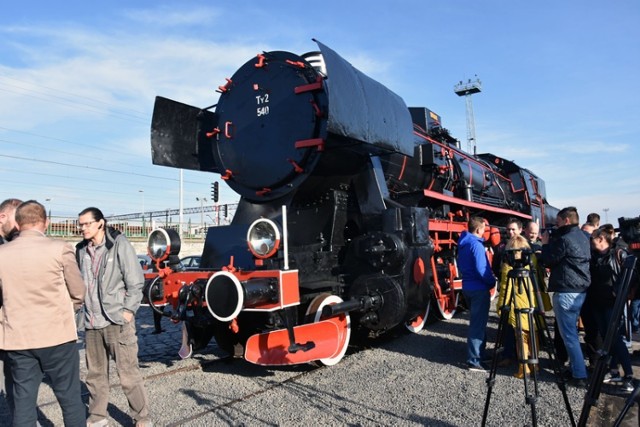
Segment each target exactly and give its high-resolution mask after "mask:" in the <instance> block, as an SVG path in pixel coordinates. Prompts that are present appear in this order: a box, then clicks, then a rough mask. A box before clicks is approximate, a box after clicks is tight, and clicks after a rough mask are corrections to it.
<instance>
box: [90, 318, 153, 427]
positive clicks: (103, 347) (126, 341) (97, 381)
mask: <svg viewBox="0 0 640 427" xmlns="http://www.w3.org/2000/svg"><path fill="white" fill-rule="evenodd" d="M84 340H85V347H86V352H85V355H86V359H87V379H86V381H85V382H86V384H87V389H88V390H89V418H90V421H92V422H95V421H99V420H101V419H103V418H107V406H108V404H109V358H112V359H113V360H115V362H116V369H117V371H118V376H119V377H120V384H122V391H123V392H124V394H125V396H126V397H127V400H128V401H129V408H130V409H131V411H132V416H133V418H134V419H135V420H136V421H140V420H146V419H148V417H149V400H148V398H147V392H146V390H145V387H144V382H143V380H142V374H141V372H140V368H139V367H138V337H137V336H136V326H135V320H132V321H131V322H129V323H126V324H124V325H109V326H107V327H106V328H103V329H87V330H86V331H85V339H84Z"/></svg>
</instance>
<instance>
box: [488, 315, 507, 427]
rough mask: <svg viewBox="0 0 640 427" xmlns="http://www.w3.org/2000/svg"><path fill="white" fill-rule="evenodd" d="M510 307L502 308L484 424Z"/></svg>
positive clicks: (492, 361)
mask: <svg viewBox="0 0 640 427" xmlns="http://www.w3.org/2000/svg"><path fill="white" fill-rule="evenodd" d="M509 309H510V307H508V306H507V305H505V306H504V307H502V309H501V310H500V320H499V321H498V333H497V335H496V343H495V346H494V348H493V358H492V360H491V369H490V370H489V377H488V378H487V396H486V398H485V402H484V412H483V414H482V425H483V426H485V425H486V423H487V415H488V414H489V404H490V402H491V393H492V392H493V386H494V385H495V382H496V371H497V369H498V348H499V347H501V346H502V343H503V341H504V329H505V328H504V326H505V325H506V323H507V322H508V321H509Z"/></svg>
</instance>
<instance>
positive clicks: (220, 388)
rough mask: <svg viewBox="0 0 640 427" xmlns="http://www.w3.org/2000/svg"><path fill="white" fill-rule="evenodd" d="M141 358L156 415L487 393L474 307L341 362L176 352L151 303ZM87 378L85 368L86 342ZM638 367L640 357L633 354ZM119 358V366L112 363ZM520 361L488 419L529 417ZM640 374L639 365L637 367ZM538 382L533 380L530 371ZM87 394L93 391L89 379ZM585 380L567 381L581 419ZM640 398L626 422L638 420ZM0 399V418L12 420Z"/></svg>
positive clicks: (561, 407)
mask: <svg viewBox="0 0 640 427" xmlns="http://www.w3.org/2000/svg"><path fill="white" fill-rule="evenodd" d="M496 322H497V318H496V317H495V316H492V317H491V319H490V325H489V326H490V331H489V333H490V335H489V342H490V343H493V340H494V339H495V331H496ZM136 323H137V327H138V337H139V346H140V352H139V359H140V366H141V368H142V372H143V376H144V377H145V383H146V386H147V390H148V393H149V396H150V401H151V410H152V417H153V419H154V422H155V423H156V425H161V426H171V425H186V426H210V425H211V426H214V425H215V426H217V425H220V426H244V425H246V426H253V425H327V426H347V425H348V426H359V425H364V426H368V425H402V426H404V425H428V426H477V425H480V424H481V422H482V418H483V410H484V407H485V402H486V400H487V399H486V398H487V394H488V388H487V384H486V377H487V375H486V374H483V373H479V372H470V371H468V370H466V368H465V364H464V361H465V349H466V329H467V325H468V314H467V313H464V312H461V313H459V314H458V315H456V317H455V318H454V319H453V320H451V321H448V322H436V323H432V324H430V325H428V326H427V328H426V329H425V330H424V331H422V332H421V333H419V334H409V333H405V332H402V331H399V332H396V333H393V334H389V335H388V336H386V337H384V338H383V339H378V340H375V341H371V342H370V345H368V346H367V348H365V349H357V350H355V351H352V350H350V351H349V352H348V353H347V356H345V358H344V359H343V360H342V361H341V362H340V363H339V364H337V365H336V366H332V367H325V368H316V367H314V366H311V365H302V366H293V367H284V368H272V367H270V368H266V367H260V366H256V365H252V364H250V363H247V362H245V361H243V360H237V359H236V360H232V361H231V360H229V359H227V358H225V355H224V354H223V353H222V352H221V351H219V350H218V349H217V347H216V346H215V344H210V345H209V346H208V347H207V349H205V351H204V352H201V353H199V354H196V355H194V357H193V358H191V359H188V360H180V359H179V357H178V356H177V352H178V349H179V347H180V336H181V329H180V325H176V324H172V323H171V322H170V321H168V320H167V319H163V327H164V329H165V332H163V333H161V334H157V335H156V334H153V333H152V332H153V330H154V328H153V319H152V315H151V313H150V310H149V309H148V308H144V307H143V308H141V309H140V311H139V312H138V315H137V319H136ZM78 348H79V351H80V352H81V380H84V378H85V376H86V369H85V366H84V361H83V359H84V351H83V350H82V342H79V344H78ZM546 356H547V355H546V354H545V353H543V354H542V359H543V360H542V362H541V366H542V370H541V372H540V376H539V379H538V384H537V385H538V387H539V397H538V399H537V401H536V404H535V409H536V419H537V424H538V425H539V426H565V425H566V426H568V425H570V419H569V415H568V410H567V408H566V406H565V404H564V401H563V396H562V393H561V391H560V389H559V387H558V385H557V384H556V381H555V379H556V377H555V376H554V375H553V373H552V371H551V370H550V363H549V361H548V360H547V359H546ZM633 362H634V365H636V366H635V368H637V367H638V365H640V357H638V356H634V358H633ZM112 367H113V366H112ZM515 370H516V368H515V367H514V366H511V367H501V368H498V371H497V375H496V381H495V385H494V387H493V388H492V392H491V400H490V404H489V411H488V417H487V425H488V426H498V425H499V426H503V425H509V426H511V425H514V426H515V425H532V419H533V415H532V406H531V405H528V404H527V403H526V402H525V390H524V384H525V382H524V380H522V379H516V378H514V377H513V373H514V372H515ZM637 377H638V378H640V375H639V376H637ZM111 384H112V390H111V400H110V401H111V404H110V406H109V415H110V425H113V426H119V425H124V426H129V425H132V424H133V422H132V419H131V418H130V416H129V414H128V404H127V402H126V399H125V398H124V395H123V393H122V390H121V389H120V387H119V386H118V378H117V374H116V373H115V370H114V369H112V376H111ZM528 385H529V387H530V388H529V390H530V392H531V390H532V385H533V384H532V381H528ZM84 392H85V394H84V400H85V402H86V401H87V400H88V396H87V395H86V389H85V390H84ZM584 395H585V390H584V389H577V388H571V387H570V388H568V389H567V398H568V400H569V402H570V406H571V411H572V413H573V416H574V418H575V420H576V422H577V420H578V418H579V416H580V411H581V409H582V404H583V401H584ZM625 397H626V396H625V395H618V394H617V392H616V389H615V387H613V386H609V388H606V387H604V388H603V391H602V394H601V398H600V401H599V403H598V405H597V407H594V408H593V409H592V411H591V417H590V419H589V423H588V425H590V426H609V425H612V421H613V420H614V419H615V418H616V417H617V416H618V414H619V413H620V410H621V408H622V405H623V404H624V401H625ZM38 405H39V407H38V411H39V420H40V424H41V425H42V426H61V425H62V417H61V412H60V409H59V406H58V404H57V402H56V400H55V397H54V396H53V393H52V392H51V389H50V388H49V386H48V385H47V384H46V382H45V383H43V385H42V386H41V388H40V393H39V397H38ZM636 413H637V412H636V408H635V407H634V408H633V409H632V411H630V412H629V418H632V419H633V421H630V422H629V423H627V424H626V425H637V421H636V418H633V417H636V416H637V415H635V414H636ZM6 421H7V408H6V404H5V402H4V401H0V425H8V422H6Z"/></svg>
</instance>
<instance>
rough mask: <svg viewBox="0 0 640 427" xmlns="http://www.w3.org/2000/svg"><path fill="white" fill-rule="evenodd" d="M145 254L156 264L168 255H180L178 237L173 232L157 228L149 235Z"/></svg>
mask: <svg viewBox="0 0 640 427" xmlns="http://www.w3.org/2000/svg"><path fill="white" fill-rule="evenodd" d="M147 252H148V253H149V256H150V257H151V259H153V260H154V261H156V262H162V261H164V260H165V259H167V258H169V256H170V255H178V254H179V253H180V236H179V235H178V233H177V232H176V231H175V230H171V229H167V230H165V229H164V228H157V229H155V230H153V231H152V232H151V234H149V238H148V239H147Z"/></svg>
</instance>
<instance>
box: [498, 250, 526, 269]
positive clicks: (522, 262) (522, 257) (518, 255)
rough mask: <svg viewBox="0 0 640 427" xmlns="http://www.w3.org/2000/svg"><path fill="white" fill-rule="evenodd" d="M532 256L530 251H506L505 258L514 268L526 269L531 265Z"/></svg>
mask: <svg viewBox="0 0 640 427" xmlns="http://www.w3.org/2000/svg"><path fill="white" fill-rule="evenodd" d="M531 254H532V252H531V250H530V249H506V250H505V251H504V258H505V261H506V262H507V263H508V264H509V265H510V266H512V267H513V268H524V267H526V266H528V265H529V264H531Z"/></svg>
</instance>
